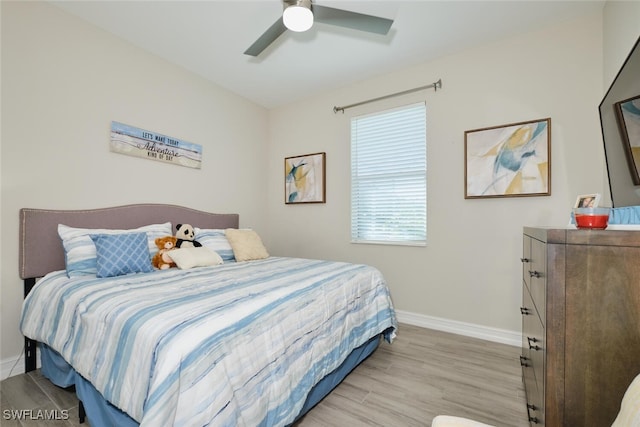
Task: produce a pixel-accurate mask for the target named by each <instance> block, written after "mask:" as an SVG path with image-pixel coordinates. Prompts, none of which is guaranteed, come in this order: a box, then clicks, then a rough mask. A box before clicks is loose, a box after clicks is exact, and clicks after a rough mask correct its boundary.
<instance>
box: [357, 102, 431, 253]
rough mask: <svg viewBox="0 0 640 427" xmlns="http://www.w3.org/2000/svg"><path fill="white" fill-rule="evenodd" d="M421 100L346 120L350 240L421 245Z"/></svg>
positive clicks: (423, 162)
mask: <svg viewBox="0 0 640 427" xmlns="http://www.w3.org/2000/svg"><path fill="white" fill-rule="evenodd" d="M426 121H427V120H426V106H425V104H424V103H420V104H414V105H409V106H405V107H401V108H397V109H393V110H387V111H383V112H381V113H375V114H369V115H366V116H360V117H354V118H352V119H351V241H352V242H354V243H359V242H361V243H396V244H406V245H425V244H426V241H427V135H426V134H427V132H426Z"/></svg>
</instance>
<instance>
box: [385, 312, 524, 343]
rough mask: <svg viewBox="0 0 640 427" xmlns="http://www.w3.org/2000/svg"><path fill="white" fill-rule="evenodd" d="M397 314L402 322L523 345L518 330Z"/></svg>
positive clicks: (402, 313) (409, 314) (415, 314)
mask: <svg viewBox="0 0 640 427" xmlns="http://www.w3.org/2000/svg"><path fill="white" fill-rule="evenodd" d="M396 316H397V318H398V322H400V323H407V324H409V325H413V326H420V327H422V328H428V329H435V330H437V331H443V332H451V333H453V334H458V335H464V336H467V337H473V338H480V339H483V340H487V341H492V342H497V343H501V344H507V345H511V346H514V347H521V346H522V334H521V333H520V332H516V331H508V330H506V329H498V328H490V327H487V326H480V325H476V324H473V323H465V322H459V321H457V320H449V319H443V318H441V317H433V316H427V315H424V314H417V313H411V312H408V311H402V310H396Z"/></svg>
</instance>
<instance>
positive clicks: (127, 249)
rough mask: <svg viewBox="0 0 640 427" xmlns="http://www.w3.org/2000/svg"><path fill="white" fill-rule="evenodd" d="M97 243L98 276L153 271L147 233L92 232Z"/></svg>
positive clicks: (92, 237)
mask: <svg viewBox="0 0 640 427" xmlns="http://www.w3.org/2000/svg"><path fill="white" fill-rule="evenodd" d="M91 240H93V243H94V244H95V245H96V264H97V270H98V272H97V274H96V276H97V277H114V276H122V275H124V274H130V273H149V272H151V271H153V266H152V265H151V256H150V255H149V246H148V245H147V235H146V233H126V234H92V235H91Z"/></svg>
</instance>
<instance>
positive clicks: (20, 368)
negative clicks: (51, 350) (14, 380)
mask: <svg viewBox="0 0 640 427" xmlns="http://www.w3.org/2000/svg"><path fill="white" fill-rule="evenodd" d="M36 367H37V368H40V352H39V351H36ZM20 374H24V353H23V354H21V355H20V356H16V357H14V358H12V359H5V360H3V361H1V362H0V379H2V380H4V379H7V378H9V377H13V376H15V375H20Z"/></svg>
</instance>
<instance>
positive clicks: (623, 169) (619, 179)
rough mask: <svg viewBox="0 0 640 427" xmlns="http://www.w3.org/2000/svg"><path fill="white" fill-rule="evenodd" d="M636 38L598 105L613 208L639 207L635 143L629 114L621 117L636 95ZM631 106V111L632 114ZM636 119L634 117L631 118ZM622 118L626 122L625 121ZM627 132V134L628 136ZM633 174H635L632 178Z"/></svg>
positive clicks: (639, 54) (639, 67) (639, 92)
mask: <svg viewBox="0 0 640 427" xmlns="http://www.w3.org/2000/svg"><path fill="white" fill-rule="evenodd" d="M639 45H640V38H639V39H638V40H637V41H636V43H635V45H634V46H633V48H632V49H631V52H630V53H629V56H628V57H627V59H626V60H625V62H624V64H623V65H622V68H621V69H620V71H619V72H618V75H617V76H616V78H615V79H614V80H613V83H612V84H611V87H610V88H609V90H608V91H607V93H606V95H605V96H604V99H603V100H602V102H601V103H600V125H601V127H602V138H603V141H604V153H605V158H606V162H607V174H608V176H609V189H610V191H611V200H612V205H613V207H622V206H640V178H639V177H638V175H637V174H638V172H640V171H638V170H637V166H638V165H637V164H636V162H635V161H634V156H633V152H634V151H638V150H640V148H637V149H635V150H634V147H633V144H637V143H638V141H637V138H638V136H637V135H636V134H635V131H636V130H635V129H636V126H640V124H636V123H631V120H635V119H634V115H633V114H627V115H625V116H623V115H622V114H623V111H622V110H621V106H627V107H628V106H629V105H630V104H629V102H630V101H632V100H636V101H637V100H638V96H640V47H639ZM633 105H634V104H633V103H631V108H630V110H631V112H633V111H632V110H633ZM635 118H636V119H637V118H638V116H635ZM623 119H626V120H627V121H626V122H625V121H624V120H623ZM630 132H631V134H630ZM634 173H635V175H634Z"/></svg>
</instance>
